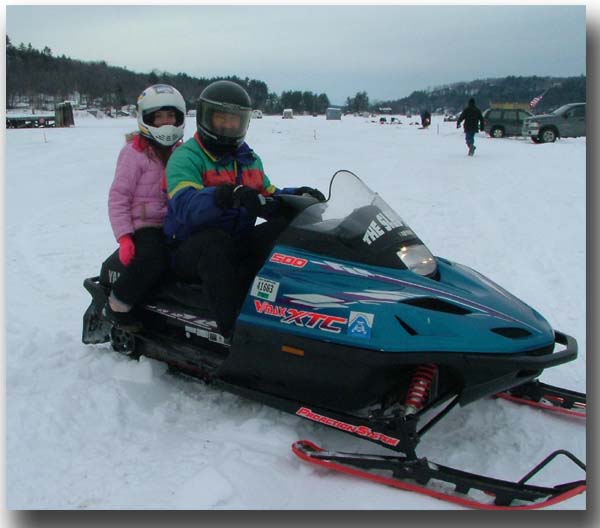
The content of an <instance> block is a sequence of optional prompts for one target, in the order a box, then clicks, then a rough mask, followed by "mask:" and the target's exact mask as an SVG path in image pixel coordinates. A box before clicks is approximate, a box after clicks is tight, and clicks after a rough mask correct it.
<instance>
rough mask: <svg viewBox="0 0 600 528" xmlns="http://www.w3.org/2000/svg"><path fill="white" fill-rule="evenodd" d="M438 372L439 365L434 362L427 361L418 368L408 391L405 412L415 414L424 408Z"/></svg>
mask: <svg viewBox="0 0 600 528" xmlns="http://www.w3.org/2000/svg"><path fill="white" fill-rule="evenodd" d="M437 373H438V367H437V365H435V364H434V363H425V364H423V365H420V366H419V367H418V368H417V370H416V371H415V373H414V374H413V377H412V379H411V380H410V383H409V385H408V391H406V398H405V399H404V405H405V406H406V408H405V411H404V412H405V414H414V413H416V412H417V411H420V410H421V409H422V408H423V406H424V405H425V402H426V400H427V396H428V395H429V392H430V391H431V385H432V384H433V381H434V379H435V377H436V376H437Z"/></svg>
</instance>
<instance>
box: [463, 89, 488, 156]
mask: <svg viewBox="0 0 600 528" xmlns="http://www.w3.org/2000/svg"><path fill="white" fill-rule="evenodd" d="M463 121H464V122H465V124H464V126H463V129H464V131H465V143H466V144H467V148H468V149H469V156H472V155H473V154H475V148H476V147H475V134H477V132H479V131H480V130H481V131H482V132H483V114H482V113H481V110H479V108H477V106H475V99H473V98H472V97H471V99H469V104H468V105H467V107H466V108H465V109H464V110H463V111H462V112H461V114H460V115H459V116H458V120H457V121H456V128H460V124H461V123H462V122H463Z"/></svg>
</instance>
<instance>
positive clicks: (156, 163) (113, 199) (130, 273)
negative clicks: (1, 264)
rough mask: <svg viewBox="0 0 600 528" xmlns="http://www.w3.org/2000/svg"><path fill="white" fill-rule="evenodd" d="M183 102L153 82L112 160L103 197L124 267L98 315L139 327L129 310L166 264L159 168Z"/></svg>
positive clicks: (180, 124) (173, 141)
mask: <svg viewBox="0 0 600 528" xmlns="http://www.w3.org/2000/svg"><path fill="white" fill-rule="evenodd" d="M184 123H185V101H184V99H183V97H182V96H181V94H180V93H179V92H178V91H177V90H176V89H175V88H173V87H172V86H168V85H166V84H155V85H153V86H150V87H148V88H146V89H145V90H144V91H143V92H142V94H141V95H140V96H139V98H138V128H139V133H134V134H132V135H130V136H128V138H127V140H128V141H127V144H126V145H125V146H124V147H123V149H122V150H121V153H120V154H119V158H118V160H117V168H116V171H115V179H114V181H113V183H112V185H111V188H110V192H109V195H108V216H109V218H110V224H111V226H112V230H113V233H114V235H115V238H116V239H117V242H118V243H119V260H120V261H121V264H123V266H124V267H125V268H124V270H123V271H122V272H121V273H120V275H119V278H118V279H117V280H116V281H115V282H114V283H113V284H112V290H111V292H110V295H109V298H108V303H107V305H106V307H105V309H104V312H103V313H104V316H105V317H106V318H107V319H109V320H110V321H112V322H113V323H114V324H115V325H117V326H119V327H121V328H127V329H129V330H134V329H139V327H140V325H139V323H138V322H137V321H136V320H135V317H134V316H133V314H132V312H131V310H132V308H133V306H134V305H135V304H136V303H137V302H138V301H140V300H141V298H142V297H143V296H144V294H146V293H147V291H148V290H149V289H150V288H151V287H152V286H153V285H154V284H155V283H156V282H157V280H158V279H159V278H160V276H161V274H162V273H163V271H165V269H166V266H167V259H166V247H165V239H164V234H163V230H162V226H163V222H164V219H165V216H166V214H167V193H166V186H165V166H166V163H167V160H168V159H169V157H170V155H171V152H172V151H173V150H174V149H175V148H176V147H177V146H178V144H179V143H181V139H182V138H183V129H184Z"/></svg>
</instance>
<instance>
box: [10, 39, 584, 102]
mask: <svg viewBox="0 0 600 528" xmlns="http://www.w3.org/2000/svg"><path fill="white" fill-rule="evenodd" d="M226 79H228V80H231V81H234V82H237V83H239V84H241V85H242V86H244V88H245V89H246V90H247V91H248V93H249V95H250V97H251V99H252V102H253V106H254V108H256V109H259V110H262V111H263V112H265V113H267V114H280V113H281V112H282V110H283V109H284V108H291V109H292V110H294V112H295V113H300V114H301V113H304V112H308V113H311V114H324V113H325V111H326V110H327V108H328V107H330V106H332V105H331V103H330V100H329V97H328V96H327V94H325V93H321V94H316V93H313V92H310V91H300V90H289V91H283V92H282V93H281V94H279V95H278V94H276V93H275V92H272V91H269V87H268V85H267V84H266V83H265V82H264V81H261V80H257V79H249V78H248V77H246V78H244V79H242V78H240V77H237V76H235V75H233V76H229V77H226ZM215 80H217V79H216V78H205V77H191V76H189V75H187V74H186V73H177V74H172V73H168V72H161V71H158V70H153V71H152V72H150V73H149V74H148V73H136V72H133V71H130V70H128V69H127V68H124V67H118V66H109V65H108V64H107V63H106V62H104V61H99V62H85V61H80V60H75V59H71V58H69V57H66V56H65V55H64V54H63V55H61V56H54V55H53V54H52V50H51V49H50V48H48V47H47V46H46V47H44V49H42V50H41V51H40V50H37V49H35V48H33V47H32V46H31V44H29V45H27V46H25V45H24V44H23V43H21V44H20V45H19V46H14V45H13V44H12V42H11V41H10V38H9V37H8V35H7V36H6V105H7V108H13V107H14V106H15V103H16V102H18V101H19V99H20V98H21V97H27V98H29V100H30V101H31V103H32V104H34V105H35V106H37V107H38V108H41V107H42V105H41V104H36V103H43V98H44V96H53V97H54V98H55V100H56V101H64V100H66V99H68V98H69V97H70V96H71V95H72V94H73V93H74V92H79V94H81V96H82V101H83V103H84V104H88V105H89V106H95V107H102V108H107V107H121V106H125V105H128V104H135V102H136V100H137V97H138V95H139V94H140V93H141V92H142V90H143V89H144V88H146V87H147V86H149V85H151V84H157V83H165V84H171V85H173V86H175V87H176V88H177V89H178V90H179V91H180V92H181V94H182V95H183V97H184V99H185V101H186V104H187V107H188V108H194V107H195V104H196V100H197V98H198V96H199V94H200V92H201V91H202V90H203V89H204V88H205V87H206V86H207V85H208V84H210V83H211V82H213V81H215ZM542 93H543V94H544V97H543V98H542V100H541V101H540V103H539V104H538V106H537V107H536V111H537V112H539V111H545V110H550V109H553V108H556V107H558V106H560V105H562V104H566V103H570V102H580V101H585V100H586V77H585V76H584V75H581V76H579V77H538V76H529V77H515V76H509V77H503V78H497V79H478V80H475V81H470V82H458V83H453V84H448V85H443V86H437V87H434V88H428V89H426V90H418V91H414V92H412V93H411V94H410V95H409V96H407V97H404V98H399V99H394V100H389V101H370V100H369V96H368V94H367V92H366V91H362V92H357V93H356V94H355V95H354V96H353V97H347V99H346V102H345V104H344V106H343V108H342V109H343V110H344V111H345V112H351V113H358V112H377V111H378V110H379V109H380V108H389V109H390V111H391V112H392V113H396V114H405V113H408V112H412V113H414V112H419V111H420V110H422V109H428V110H430V111H437V110H442V111H448V112H458V111H460V110H461V109H462V108H463V107H464V106H465V105H466V103H467V101H468V99H469V98H470V97H474V98H475V100H476V102H477V104H478V106H479V107H480V108H481V109H482V110H483V109H484V108H487V107H488V106H490V105H491V104H492V103H499V102H512V103H529V102H530V101H531V100H532V99H533V98H534V97H536V96H539V95H541V94H542Z"/></svg>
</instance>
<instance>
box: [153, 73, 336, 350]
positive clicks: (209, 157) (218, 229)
mask: <svg viewBox="0 0 600 528" xmlns="http://www.w3.org/2000/svg"><path fill="white" fill-rule="evenodd" d="M251 112H252V102H251V100H250V96H249V95H248V93H247V92H246V90H245V89H244V88H243V87H242V86H240V85H238V84H236V83H234V82H231V81H216V82H214V83H211V84H210V85H208V86H207V87H206V88H205V89H204V90H203V91H202V93H201V94H200V98H199V101H198V107H197V113H196V127H197V132H196V134H194V137H193V138H191V139H189V140H188V141H187V142H185V143H184V144H183V145H182V146H181V147H179V148H178V149H177V150H176V151H175V152H174V153H173V155H172V156H171V158H170V159H169V163H168V164H167V172H166V180H167V192H168V195H169V199H168V201H167V207H168V212H167V218H166V220H165V224H164V232H165V234H166V236H167V238H168V239H169V246H170V249H171V251H172V260H171V264H172V268H173V270H174V271H175V274H176V275H177V276H178V277H180V278H181V279H183V280H185V281H189V282H201V283H202V286H203V294H204V296H205V300H206V302H207V304H208V307H209V309H210V310H211V312H212V315H213V316H214V318H215V320H216V323H217V326H218V328H219V331H220V332H221V334H222V335H223V336H224V337H225V338H228V337H230V336H231V333H232V331H233V327H234V325H235V321H236V319H237V314H238V311H239V308H240V307H241V305H242V302H243V300H244V298H245V296H246V293H247V291H248V289H249V287H250V286H251V282H252V279H253V277H254V275H255V274H256V272H257V271H258V270H259V269H260V267H261V265H262V263H263V262H264V260H265V259H266V258H267V257H268V255H269V252H270V251H271V248H272V246H273V245H274V242H275V239H276V238H277V236H278V235H279V233H280V232H281V231H282V230H283V229H284V228H285V222H284V220H283V219H279V218H278V217H277V215H271V214H270V212H269V211H267V210H266V209H265V204H266V199H267V198H269V197H271V196H273V195H278V194H296V195H303V194H306V195H309V196H312V197H313V198H315V199H316V200H319V201H325V197H324V196H323V194H322V193H321V192H320V191H319V190H318V189H313V188H310V187H289V188H283V189H278V188H277V187H275V185H273V184H272V183H271V181H270V180H269V178H268V177H267V175H266V174H265V171H264V169H263V165H262V160H261V159H260V157H259V156H258V154H256V153H255V152H254V151H253V150H252V149H251V148H250V147H249V146H248V145H247V144H246V142H245V136H246V131H247V129H248V125H249V123H250V115H251ZM258 216H261V217H263V218H265V219H266V220H267V221H266V222H264V223H262V224H258V225H256V220H257V217H258Z"/></svg>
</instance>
